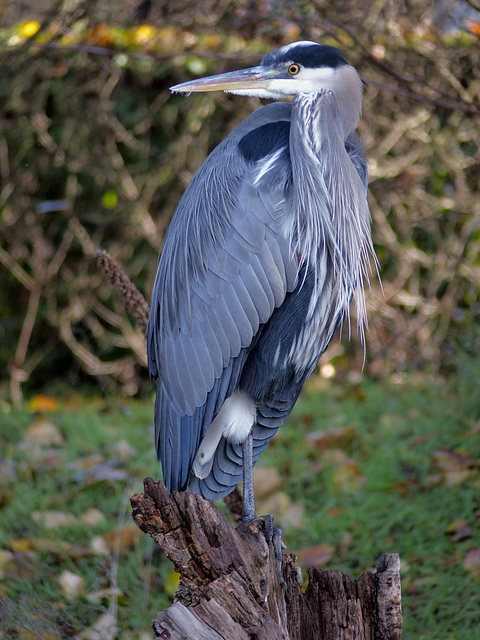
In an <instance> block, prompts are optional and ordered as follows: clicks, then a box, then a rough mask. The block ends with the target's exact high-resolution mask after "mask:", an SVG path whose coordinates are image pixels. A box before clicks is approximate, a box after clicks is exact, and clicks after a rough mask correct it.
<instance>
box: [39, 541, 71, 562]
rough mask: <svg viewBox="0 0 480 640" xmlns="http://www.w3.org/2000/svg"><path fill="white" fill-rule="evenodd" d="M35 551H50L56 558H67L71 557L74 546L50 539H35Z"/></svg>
mask: <svg viewBox="0 0 480 640" xmlns="http://www.w3.org/2000/svg"><path fill="white" fill-rule="evenodd" d="M34 545H35V549H37V550H39V551H50V553H52V554H53V555H54V556H57V557H59V558H65V557H68V556H69V555H70V552H71V550H72V545H71V544H70V543H68V542H65V541H64V540H51V539H50V538H35V540H34Z"/></svg>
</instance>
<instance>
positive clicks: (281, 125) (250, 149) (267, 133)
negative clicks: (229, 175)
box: [238, 120, 290, 162]
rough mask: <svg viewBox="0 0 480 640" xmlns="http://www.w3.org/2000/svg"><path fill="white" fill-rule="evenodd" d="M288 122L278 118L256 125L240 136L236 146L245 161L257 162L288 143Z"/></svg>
mask: <svg viewBox="0 0 480 640" xmlns="http://www.w3.org/2000/svg"><path fill="white" fill-rule="evenodd" d="M289 135H290V122H287V121H286V120H280V121H279V122H270V123H269V124H264V125H262V126H261V127H257V129H254V130H253V131H250V133H247V134H246V135H245V136H243V138H241V140H240V142H239V143H238V148H239V149H240V152H241V153H242V155H243V157H244V158H245V160H246V161H247V162H257V161H258V160H261V159H262V158H265V156H268V155H269V154H270V153H273V152H274V151H276V150H278V149H281V148H282V147H284V146H285V145H288V138H289Z"/></svg>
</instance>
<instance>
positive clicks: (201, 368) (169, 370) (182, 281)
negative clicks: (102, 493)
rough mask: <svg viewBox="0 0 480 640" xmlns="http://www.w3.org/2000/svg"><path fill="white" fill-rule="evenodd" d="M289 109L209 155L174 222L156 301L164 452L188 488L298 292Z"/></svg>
mask: <svg viewBox="0 0 480 640" xmlns="http://www.w3.org/2000/svg"><path fill="white" fill-rule="evenodd" d="M289 115H290V105H288V104H283V103H276V104H272V105H268V106H267V107H264V108H263V109H260V110H258V111H256V112H255V113H254V114H253V115H252V116H250V118H248V119H247V120H245V121H244V122H243V123H242V124H241V125H240V126H239V127H237V129H236V130H235V131H234V132H233V133H232V134H231V135H230V136H229V137H227V138H226V139H225V140H224V141H223V142H222V143H221V145H219V147H217V149H216V150H215V151H214V152H213V153H212V154H211V155H210V156H209V158H208V159H207V160H206V161H205V163H204V164H203V165H202V167H201V169H200V170H199V171H198V173H197V174H196V175H195V177H194V179H193V180H192V182H191V184H190V185H189V188H188V189H187V191H186V192H185V195H184V197H183V198H182V200H181V202H180V204H179V207H178V209H177V211H176V213H175V216H174V219H173V220H172V223H171V225H170V228H169V231H168V234H167V237H166V240H165V247H164V251H163V253H162V256H161V259H160V264H159V268H158V272H157V278H156V280H155V286H154V291H153V295H152V312H151V316H150V321H149V334H148V355H149V369H150V373H151V375H152V377H154V378H157V379H158V384H157V401H156V413H155V432H156V441H157V452H158V455H159V457H160V459H161V460H162V467H163V469H164V480H165V482H166V484H167V487H168V488H169V489H170V490H174V489H183V488H184V487H185V485H186V483H187V479H188V471H189V469H190V467H191V463H192V461H193V458H194V456H195V453H196V450H197V448H198V445H199V441H200V438H201V437H202V435H203V433H204V431H205V428H206V427H208V426H209V424H210V422H211V420H212V419H213V417H214V416H215V414H216V413H217V412H218V410H219V408H220V407H221V405H222V404H223V402H224V400H225V398H226V397H228V395H230V394H231V392H232V390H233V388H234V386H235V384H236V382H237V380H238V376H239V374H240V372H241V368H242V366H243V362H244V360H245V358H246V352H247V350H248V349H249V347H250V345H251V344H252V341H253V339H254V337H255V335H256V334H257V332H258V330H259V327H260V326H261V325H262V324H264V323H266V322H267V321H268V319H269V318H270V316H271V315H272V313H273V311H274V309H275V308H277V307H279V306H280V305H281V304H282V302H283V300H284V299H285V296H286V294H287V292H288V291H291V290H293V289H294V288H295V285H296V281H297V271H298V264H297V262H296V260H295V257H294V256H292V255H291V248H290V245H289V242H288V240H287V238H286V233H285V232H284V226H285V220H284V218H283V215H284V203H285V189H286V188H287V185H288V182H289V180H290V173H289V172H290V162H289V144H288V142H289V140H288V136H289Z"/></svg>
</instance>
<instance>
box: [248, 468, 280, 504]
mask: <svg viewBox="0 0 480 640" xmlns="http://www.w3.org/2000/svg"><path fill="white" fill-rule="evenodd" d="M253 482H254V487H255V498H258V499H262V498H264V497H265V496H268V495H269V494H270V493H273V492H274V491H278V490H279V489H281V488H282V487H283V485H284V481H283V479H282V477H281V475H280V473H279V471H278V469H277V468H276V467H255V468H254V470H253Z"/></svg>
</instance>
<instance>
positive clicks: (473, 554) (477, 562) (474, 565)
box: [463, 549, 480, 578]
mask: <svg viewBox="0 0 480 640" xmlns="http://www.w3.org/2000/svg"><path fill="white" fill-rule="evenodd" d="M463 568H464V569H465V571H468V572H469V573H471V574H472V575H473V576H475V577H476V578H480V549H470V551H469V552H468V553H467V555H466V556H465V558H464V559H463Z"/></svg>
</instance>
